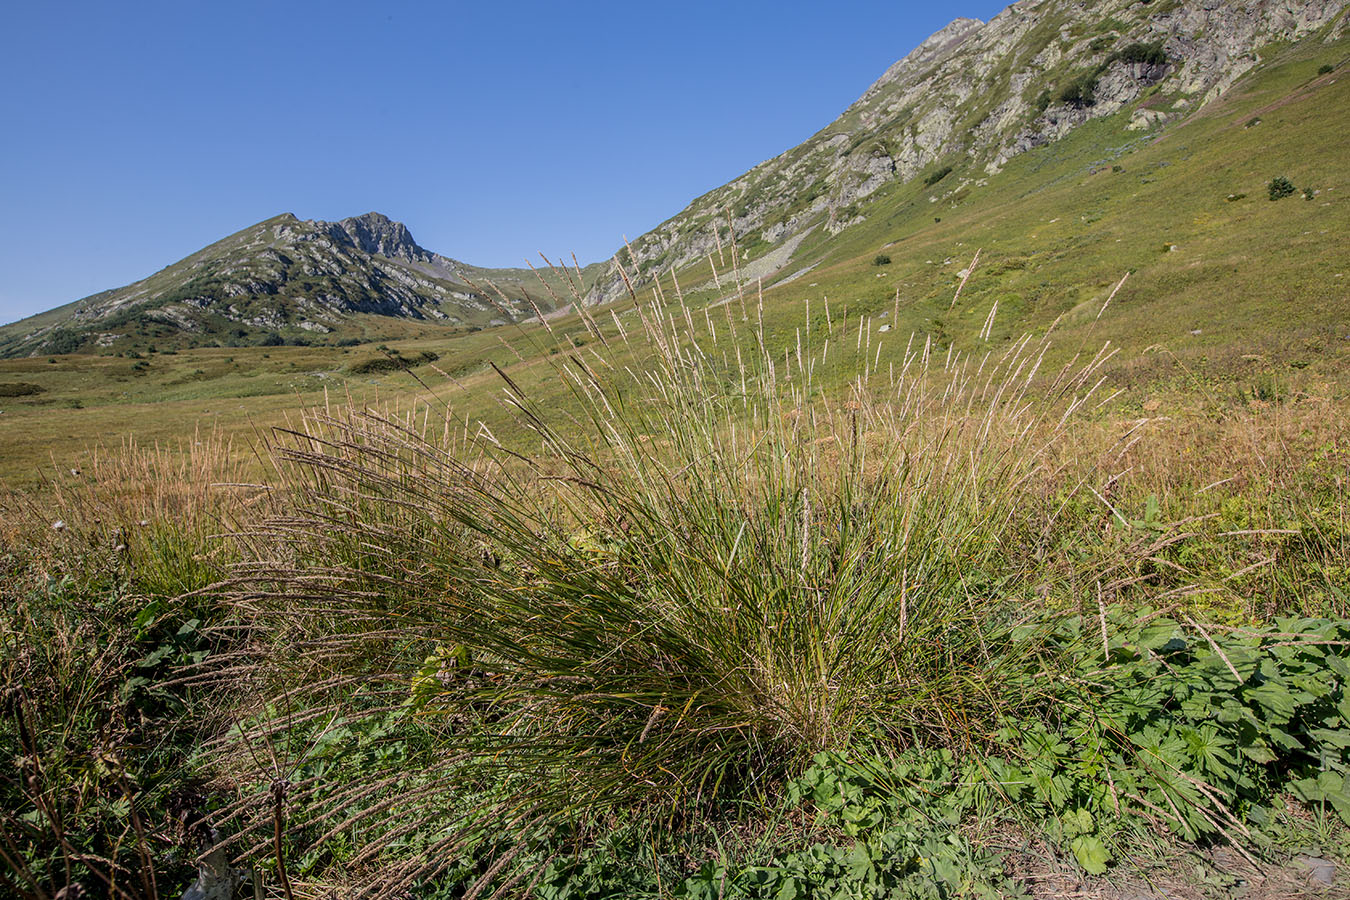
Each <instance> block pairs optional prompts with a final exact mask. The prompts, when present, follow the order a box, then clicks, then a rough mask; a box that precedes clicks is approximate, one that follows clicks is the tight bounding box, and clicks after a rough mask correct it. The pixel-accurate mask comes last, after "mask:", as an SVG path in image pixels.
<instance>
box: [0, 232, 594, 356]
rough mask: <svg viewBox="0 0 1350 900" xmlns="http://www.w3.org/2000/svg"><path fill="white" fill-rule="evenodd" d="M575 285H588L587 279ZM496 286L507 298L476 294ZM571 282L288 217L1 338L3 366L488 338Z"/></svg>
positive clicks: (403, 236)
mask: <svg viewBox="0 0 1350 900" xmlns="http://www.w3.org/2000/svg"><path fill="white" fill-rule="evenodd" d="M574 277H580V278H585V277H586V276H585V274H584V273H576V275H575V276H574ZM489 281H491V282H492V283H493V284H495V285H497V287H498V288H499V290H500V296H498V295H497V294H496V292H492V291H485V290H483V289H481V288H479V287H476V286H475V285H483V284H486V283H487V282H489ZM564 281H565V279H563V278H560V277H558V276H557V275H556V274H554V273H546V275H545V282H546V283H541V282H540V280H539V279H538V278H536V277H535V276H534V275H533V273H531V272H529V271H528V270H527V269H482V268H477V267H474V266H468V265H465V264H463V263H460V262H457V261H455V260H452V259H448V258H446V257H443V256H440V255H439V254H435V253H432V252H430V251H428V250H425V249H423V248H422V247H421V246H419V245H418V244H417V242H416V241H415V240H413V237H412V235H411V234H410V233H409V232H408V230H407V228H406V227H404V226H403V225H402V224H401V223H398V222H393V221H390V220H389V219H388V218H386V217H385V216H382V215H380V214H378V213H368V214H366V215H364V216H358V217H354V218H350V219H343V220H342V221H340V222H319V221H301V220H299V219H297V218H296V217H295V216H293V215H291V214H289V213H287V214H284V215H281V216H276V217H274V218H271V219H268V220H266V221H263V222H260V223H258V224H257V225H254V226H251V227H249V228H245V229H243V230H242V231H239V232H237V233H235V234H232V235H230V236H229V237H226V238H223V239H222V240H220V241H217V242H216V243H214V244H211V245H210V246H208V247H205V248H203V249H202V250H199V251H198V252H196V253H194V254H192V255H191V256H188V257H187V258H185V259H183V260H180V261H179V262H177V263H174V264H173V265H171V266H168V267H166V268H164V269H162V270H160V271H159V272H156V273H155V274H154V275H151V276H150V277H148V278H145V279H142V280H141V281H137V282H135V283H133V284H130V285H127V286H126V287H123V288H118V289H115V290H110V291H103V292H102V293H99V294H95V295H93V296H90V297H86V298H84V299H83V300H80V301H78V302H76V303H74V304H68V305H67V306H63V307H61V308H60V309H57V310H52V311H50V312H47V313H43V314H41V315H38V316H34V317H31V318H29V319H25V320H23V321H21V322H16V323H13V324H11V325H7V326H4V327H3V328H0V355H5V356H22V355H34V354H40V353H71V352H76V351H79V350H95V351H96V350H99V349H106V350H111V351H114V352H116V351H122V352H127V351H140V350H144V349H146V347H148V346H149V345H151V344H160V345H166V346H169V347H175V348H183V347H192V346H243V345H249V344H258V343H264V342H265V343H268V344H274V345H275V344H281V343H283V342H286V341H289V342H291V343H320V344H325V343H326V344H334V343H337V342H339V341H343V340H344V339H345V340H348V341H350V340H351V339H354V338H359V337H361V336H363V332H364V330H365V329H359V328H352V327H351V325H352V318H353V317H354V316H365V317H371V316H375V317H379V318H378V319H374V320H371V319H370V318H366V319H365V320H364V321H365V323H366V325H367V326H370V325H372V324H377V325H378V326H380V327H376V328H375V329H374V331H375V332H376V335H377V336H379V337H392V336H397V335H398V334H400V333H401V332H402V331H403V329H401V328H400V327H399V326H398V325H397V324H396V320H408V321H412V322H421V323H429V324H430V323H438V324H441V325H445V326H450V327H452V328H480V327H484V326H488V325H494V324H504V323H506V322H509V321H513V320H517V319H521V318H527V317H529V316H531V315H534V314H535V313H534V310H535V308H536V307H537V308H539V309H542V310H551V309H552V308H553V306H554V300H553V295H552V294H550V291H554V292H555V293H556V291H557V290H560V289H563V288H562V284H563V282H564Z"/></svg>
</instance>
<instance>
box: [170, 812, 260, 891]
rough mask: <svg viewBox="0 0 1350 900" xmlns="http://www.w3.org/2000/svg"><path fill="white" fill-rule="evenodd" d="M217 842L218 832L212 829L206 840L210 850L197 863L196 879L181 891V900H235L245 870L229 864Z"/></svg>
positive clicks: (227, 856)
mask: <svg viewBox="0 0 1350 900" xmlns="http://www.w3.org/2000/svg"><path fill="white" fill-rule="evenodd" d="M219 843H220V834H219V832H217V831H216V830H215V829H212V830H211V831H210V837H209V842H208V846H209V847H210V850H209V852H207V853H206V855H205V856H203V857H202V859H201V860H200V862H198V863H197V880H196V881H194V882H193V883H192V884H191V885H190V886H189V887H188V889H187V890H186V891H184V892H183V896H182V898H181V900H235V897H236V896H237V895H238V893H239V888H240V887H241V886H242V885H243V883H244V880H245V875H246V871H245V870H244V869H236V868H233V867H232V866H231V865H230V857H229V855H228V854H226V852H225V849H224V848H223V847H219V846H216V845H217V844H219ZM203 849H204V850H205V849H206V848H205V847H203Z"/></svg>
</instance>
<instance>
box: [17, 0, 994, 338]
mask: <svg viewBox="0 0 1350 900" xmlns="http://www.w3.org/2000/svg"><path fill="white" fill-rule="evenodd" d="M1002 6H1003V4H1002V3H1000V2H997V0H996V2H988V0H962V2H961V3H959V4H944V3H894V2H892V3H880V2H861V0H834V2H830V3H819V4H809V3H798V4H793V3H784V2H782V0H778V2H758V0H756V2H682V3H660V4H647V3H641V2H639V3H632V2H629V3H608V2H605V3H601V2H572V3H537V2H532V3H509V2H497V3H492V2H478V3H473V4H468V3H452V2H445V3H431V2H427V3H397V2H386V3H372V2H366V3H351V2H324V3H300V2H267V3H263V2H228V3H227V2H216V3H203V2H193V0H176V2H164V3H161V2H131V3H105V2H97V3H61V2H51V3H13V4H9V6H8V8H7V9H6V12H5V14H4V16H3V22H4V38H3V40H2V41H0V79H2V81H0V84H3V88H0V122H3V123H4V126H3V131H2V132H0V134H2V135H3V136H0V322H8V321H12V320H14V319H17V318H20V317H22V316H25V315H30V314H32V313H35V312H39V311H42V310H45V309H49V308H51V307H53V306H57V305H60V304H62V303H66V302H69V301H71V300H75V299H78V298H80V297H83V296H86V295H88V294H90V293H93V292H95V291H99V290H102V289H104V288H110V287H117V286H120V285H123V284H126V283H128V282H130V281H134V280H136V279H138V278H141V277H143V276H145V275H148V274H150V273H151V272H153V271H155V270H157V269H159V268H161V267H163V266H165V265H168V264H169V263H172V262H174V261H176V260H178V259H180V258H182V257H183V256H186V255H187V254H189V253H191V252H193V251H194V250H196V249H198V248H200V247H202V246H203V245H205V244H208V243H210V242H212V241H214V240H216V239H218V238H221V237H223V236H225V235H227V234H229V233H231V232H233V231H236V230H238V229H240V228H243V227H245V226H247V225H250V224H252V223H254V222H257V221H260V220H262V219H265V218H268V217H269V216H273V215H276V214H278V213H281V212H293V213H295V214H296V215H297V216H300V217H301V218H320V219H338V218H342V217H344V216H349V215H356V214H359V213H363V212H368V211H370V210H378V211H380V212H383V213H385V214H386V215H388V216H390V217H391V218H394V219H398V220H401V221H403V222H405V223H406V224H407V225H408V227H409V228H410V229H411V230H412V233H413V236H414V237H415V238H417V240H418V242H419V243H420V244H422V246H424V247H426V248H428V249H430V250H434V251H437V252H439V253H444V254H446V255H448V256H453V257H456V258H459V259H462V260H465V261H466V262H470V263H474V264H476V265H485V266H507V265H520V264H521V263H522V261H523V260H524V259H525V258H527V257H530V258H534V256H535V254H536V253H537V252H538V251H541V250H542V251H543V252H545V253H548V254H549V255H550V256H552V255H554V254H566V253H572V252H575V253H576V255H577V256H578V258H580V259H581V261H582V262H583V263H586V262H593V261H596V260H599V259H603V258H606V257H608V256H609V255H610V254H611V253H612V252H613V251H614V250H615V248H616V247H618V246H619V245H620V242H621V239H622V235H624V234H627V235H629V236H630V237H633V236H636V235H638V234H641V233H643V232H644V231H647V230H649V229H650V228H652V227H654V226H655V225H657V224H659V223H660V222H662V221H664V220H665V219H667V218H669V217H670V216H672V215H674V214H675V213H677V212H679V211H680V210H681V209H683V208H684V206H686V205H687V204H688V203H689V201H690V200H692V199H693V198H695V197H697V196H698V195H699V194H702V193H704V192H705V191H708V190H711V189H712V188H714V187H717V186H718V185H721V184H724V183H726V182H727V181H729V180H731V179H732V178H735V177H736V176H737V175H739V174H740V173H742V172H744V171H745V170H746V169H748V168H750V167H751V166H753V165H755V164H756V163H759V162H760V161H762V160H764V159H767V158H769V157H771V156H774V155H776V154H777V153H779V152H781V151H783V150H785V149H787V148H789V147H791V146H793V145H795V144H797V143H799V142H800V141H802V140H803V139H805V138H807V137H809V136H810V135H811V134H813V133H814V132H816V131H817V130H819V129H820V128H822V127H823V126H825V125H826V124H828V123H829V122H830V121H831V120H832V119H833V118H834V117H835V116H836V115H838V114H839V113H840V112H842V111H843V109H844V107H846V106H847V105H848V104H849V103H851V102H852V101H853V100H855V99H857V97H858V96H859V95H860V94H861V93H862V92H863V91H864V90H865V89H866V88H867V86H868V85H869V84H870V83H871V82H872V81H873V80H875V79H876V78H877V77H878V76H879V75H880V74H881V73H882V72H883V71H885V69H886V67H887V66H889V65H890V64H891V63H892V62H894V61H895V60H897V59H899V58H900V57H901V56H903V55H904V54H906V53H908V52H909V51H910V50H911V49H913V47H914V46H915V45H917V44H918V43H919V42H920V41H922V40H923V39H924V38H925V37H927V36H928V35H929V34H931V33H932V32H933V31H936V30H937V29H939V28H941V27H942V26H943V25H945V24H946V23H947V22H948V21H949V20H950V19H952V18H955V17H957V16H971V17H975V18H979V19H984V20H986V21H987V20H988V19H989V18H990V17H992V16H993V15H994V14H995V13H997V12H998V11H999V10H1000V9H1001V8H1002Z"/></svg>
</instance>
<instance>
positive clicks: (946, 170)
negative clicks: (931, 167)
mask: <svg viewBox="0 0 1350 900" xmlns="http://www.w3.org/2000/svg"><path fill="white" fill-rule="evenodd" d="M951 173H952V167H951V166H943V167H942V168H940V169H938V170H937V171H936V172H934V173H933V174H931V175H929V176H928V177H927V178H925V179H924V180H923V183H924V184H925V185H927V186H929V187H932V186H933V185H935V184H937V183H938V182H939V181H941V180H942V179H944V178H946V177H947V176H948V175H950V174H951Z"/></svg>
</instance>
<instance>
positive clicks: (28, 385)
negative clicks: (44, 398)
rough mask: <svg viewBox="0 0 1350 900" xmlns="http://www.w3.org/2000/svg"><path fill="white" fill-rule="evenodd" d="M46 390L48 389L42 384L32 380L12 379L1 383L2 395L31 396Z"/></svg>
mask: <svg viewBox="0 0 1350 900" xmlns="http://www.w3.org/2000/svg"><path fill="white" fill-rule="evenodd" d="M45 390H47V389H46V388H44V387H43V386H42V385H40V384H33V383H32V382H31V381H10V382H6V383H4V384H0V397H31V396H32V395H33V394H41V393H42V392H43V391H45Z"/></svg>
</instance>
